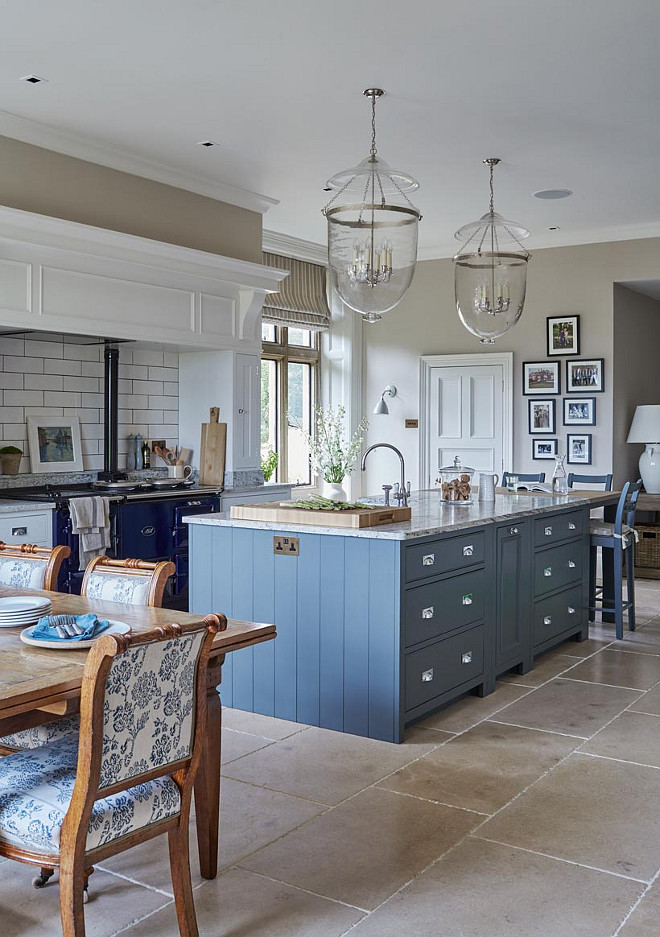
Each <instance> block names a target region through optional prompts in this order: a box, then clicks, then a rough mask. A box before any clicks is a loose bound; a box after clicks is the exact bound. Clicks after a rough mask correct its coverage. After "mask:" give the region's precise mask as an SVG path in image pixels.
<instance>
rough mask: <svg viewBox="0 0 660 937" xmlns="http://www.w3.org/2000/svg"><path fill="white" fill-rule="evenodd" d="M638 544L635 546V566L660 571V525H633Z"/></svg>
mask: <svg viewBox="0 0 660 937" xmlns="http://www.w3.org/2000/svg"><path fill="white" fill-rule="evenodd" d="M635 530H636V531H637V533H638V534H639V542H638V543H636V544H635V566H639V567H642V568H647V569H660V524H635Z"/></svg>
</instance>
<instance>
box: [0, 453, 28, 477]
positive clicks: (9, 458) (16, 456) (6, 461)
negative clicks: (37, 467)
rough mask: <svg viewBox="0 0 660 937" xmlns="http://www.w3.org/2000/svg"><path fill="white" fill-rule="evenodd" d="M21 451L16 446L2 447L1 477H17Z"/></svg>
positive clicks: (0, 458)
mask: <svg viewBox="0 0 660 937" xmlns="http://www.w3.org/2000/svg"><path fill="white" fill-rule="evenodd" d="M22 455H23V450H22V449H19V448H18V446H3V447H2V449H0V465H2V474H3V475H18V467H19V465H20V464H21V457H22Z"/></svg>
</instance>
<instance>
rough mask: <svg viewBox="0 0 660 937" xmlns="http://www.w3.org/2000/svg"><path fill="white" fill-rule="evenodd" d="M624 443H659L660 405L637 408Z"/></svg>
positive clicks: (646, 405) (653, 404) (654, 404)
mask: <svg viewBox="0 0 660 937" xmlns="http://www.w3.org/2000/svg"><path fill="white" fill-rule="evenodd" d="M626 442H643V443H645V444H646V443H649V442H655V443H660V404H657V403H652V404H644V405H643V406H640V407H637V409H636V410H635V416H634V417H633V421H632V424H631V426H630V432H629V433H628V439H627V440H626Z"/></svg>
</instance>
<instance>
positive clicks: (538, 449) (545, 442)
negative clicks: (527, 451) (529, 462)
mask: <svg viewBox="0 0 660 937" xmlns="http://www.w3.org/2000/svg"><path fill="white" fill-rule="evenodd" d="M556 455H557V440H556V439H532V458H533V459H536V460H537V461H538V460H539V459H554V457H555V456H556Z"/></svg>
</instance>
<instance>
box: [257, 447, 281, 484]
mask: <svg viewBox="0 0 660 937" xmlns="http://www.w3.org/2000/svg"><path fill="white" fill-rule="evenodd" d="M278 461H279V455H278V454H277V452H275V451H274V450H273V449H269V451H268V455H267V456H266V457H265V458H262V460H261V471H262V472H263V473H264V481H265V482H269V481H270V480H271V478H272V477H273V472H274V471H275V469H276V468H277V463H278Z"/></svg>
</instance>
